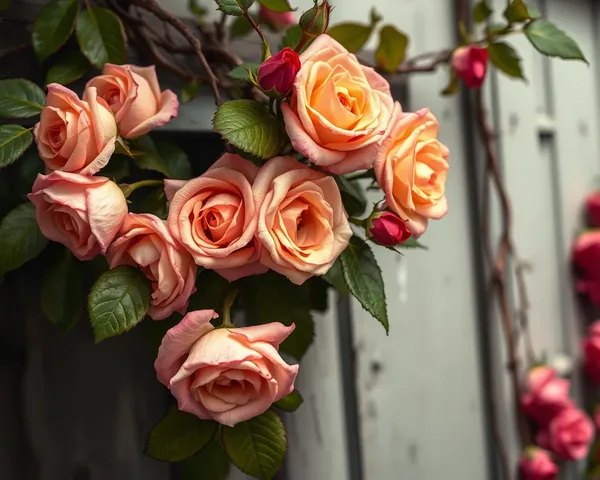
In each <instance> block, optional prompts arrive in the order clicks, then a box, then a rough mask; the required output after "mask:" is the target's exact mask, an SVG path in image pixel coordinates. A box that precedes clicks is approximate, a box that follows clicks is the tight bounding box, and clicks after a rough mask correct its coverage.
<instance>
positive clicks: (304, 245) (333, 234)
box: [253, 157, 352, 285]
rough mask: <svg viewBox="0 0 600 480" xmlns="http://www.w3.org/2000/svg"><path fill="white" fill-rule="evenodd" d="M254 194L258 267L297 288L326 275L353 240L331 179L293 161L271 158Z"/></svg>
mask: <svg viewBox="0 0 600 480" xmlns="http://www.w3.org/2000/svg"><path fill="white" fill-rule="evenodd" d="M253 189H254V202H255V203H256V205H261V208H260V213H259V217H258V233H257V236H258V238H259V240H260V242H261V243H262V246H263V248H262V250H261V257H260V261H261V262H262V264H263V265H266V266H267V267H269V268H270V269H272V270H275V271H276V272H278V273H281V274H282V275H285V276H286V277H288V278H289V279H290V280H291V281H292V282H294V283H296V284H298V285H300V284H302V283H304V282H305V281H306V280H307V279H309V278H310V277H312V276H313V275H323V274H325V273H326V272H327V271H328V270H329V269H330V268H331V266H332V265H333V263H334V262H335V260H336V258H337V257H338V255H339V254H340V253H342V250H344V248H346V246H347V245H348V242H349V240H350V237H351V236H352V231H351V230H350V226H349V225H348V220H347V219H346V212H345V211H344V206H343V205H342V199H341V196H340V191H339V189H338V187H337V185H336V183H335V180H334V179H333V178H332V177H329V176H327V175H324V174H322V173H320V172H318V171H316V170H313V169H311V168H309V167H307V166H306V165H303V164H301V163H300V162H298V161H296V159H295V158H294V157H275V158H272V159H271V160H269V161H268V162H267V163H265V164H264V165H263V166H262V167H261V169H260V171H259V172H258V175H257V176H256V180H255V181H254V187H253Z"/></svg>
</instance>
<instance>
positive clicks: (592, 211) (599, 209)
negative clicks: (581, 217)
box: [585, 192, 600, 227]
mask: <svg viewBox="0 0 600 480" xmlns="http://www.w3.org/2000/svg"><path fill="white" fill-rule="evenodd" d="M585 207H586V210H587V217H588V218H587V219H588V224H589V226H590V227H600V192H594V193H592V194H591V195H588V197H587V198H586V199H585Z"/></svg>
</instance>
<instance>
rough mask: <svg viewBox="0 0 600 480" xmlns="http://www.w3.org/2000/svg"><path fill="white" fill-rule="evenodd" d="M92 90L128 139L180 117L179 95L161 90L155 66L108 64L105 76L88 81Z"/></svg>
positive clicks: (104, 72)
mask: <svg viewBox="0 0 600 480" xmlns="http://www.w3.org/2000/svg"><path fill="white" fill-rule="evenodd" d="M90 87H95V88H96V89H97V90H98V96H100V97H102V98H103V99H104V100H106V102H107V103H108V105H109V106H110V109H111V110H112V111H113V113H114V114H115V118H116V120H117V124H118V125H119V134H120V135H121V136H122V137H124V138H136V137H140V136H142V135H144V134H146V133H148V132H149V131H150V130H152V129H153V128H155V127H159V126H161V125H164V124H165V123H167V122H169V120H171V119H172V118H173V117H176V116H177V110H178V109H179V101H178V100H177V95H175V94H174V93H173V92H172V91H171V90H165V91H163V92H161V91H160V85H159V84H158V78H157V77H156V70H155V68H154V66H151V67H138V66H136V65H113V64H110V63H107V64H106V65H105V66H104V70H103V75H98V76H97V77H94V78H92V79H91V80H90V81H89V82H88V84H87V88H90Z"/></svg>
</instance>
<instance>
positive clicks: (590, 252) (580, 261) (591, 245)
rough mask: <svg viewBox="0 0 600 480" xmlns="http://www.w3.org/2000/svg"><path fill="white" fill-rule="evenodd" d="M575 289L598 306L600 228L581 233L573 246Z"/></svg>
mask: <svg viewBox="0 0 600 480" xmlns="http://www.w3.org/2000/svg"><path fill="white" fill-rule="evenodd" d="M573 263H574V264H575V267H576V269H577V284H576V285H577V290H578V291H579V292H580V293H582V294H584V295H587V297H588V298H589V299H590V301H591V302H592V303H594V304H595V305H597V306H600V230H588V231H586V232H584V233H582V234H581V235H580V236H579V237H578V238H577V240H576V241H575V245H574V246H573Z"/></svg>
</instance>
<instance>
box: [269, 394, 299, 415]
mask: <svg viewBox="0 0 600 480" xmlns="http://www.w3.org/2000/svg"><path fill="white" fill-rule="evenodd" d="M303 402H304V400H303V399H302V396H301V395H300V394H299V393H298V390H294V391H293V392H292V393H290V394H289V395H286V396H285V397H283V398H282V399H281V400H278V401H276V402H275V406H276V407H277V408H280V409H281V410H284V411H286V412H295V411H296V410H298V407H300V405H302V403H303Z"/></svg>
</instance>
